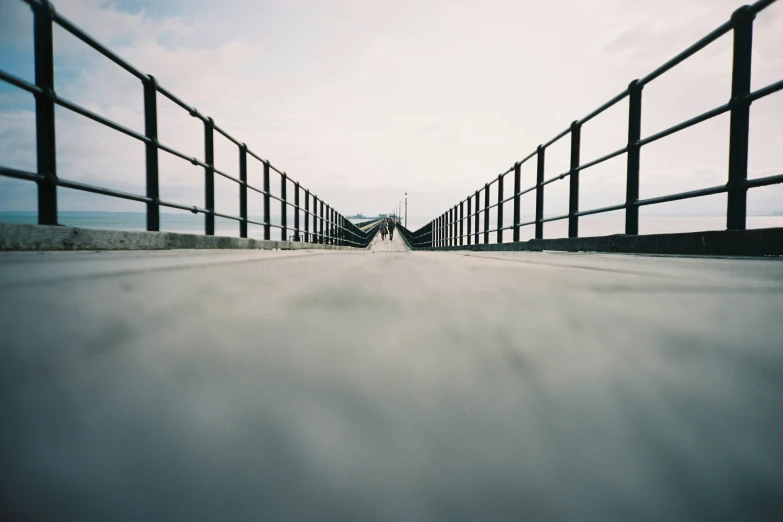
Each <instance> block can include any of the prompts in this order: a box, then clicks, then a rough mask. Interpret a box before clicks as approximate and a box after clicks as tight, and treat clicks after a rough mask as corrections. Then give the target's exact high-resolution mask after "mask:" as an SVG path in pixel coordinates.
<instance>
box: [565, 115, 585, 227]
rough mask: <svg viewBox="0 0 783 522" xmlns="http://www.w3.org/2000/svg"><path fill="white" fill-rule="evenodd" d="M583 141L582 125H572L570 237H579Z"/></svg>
mask: <svg viewBox="0 0 783 522" xmlns="http://www.w3.org/2000/svg"><path fill="white" fill-rule="evenodd" d="M581 140H582V125H581V124H580V123H579V122H578V121H574V122H572V123H571V164H570V173H569V182H570V184H569V187H568V237H579V216H577V215H576V213H577V212H579V171H578V170H577V169H578V168H579V148H580V142H581Z"/></svg>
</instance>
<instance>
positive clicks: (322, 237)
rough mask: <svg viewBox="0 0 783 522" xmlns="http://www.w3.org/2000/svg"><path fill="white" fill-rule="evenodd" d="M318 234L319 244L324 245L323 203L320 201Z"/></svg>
mask: <svg viewBox="0 0 783 522" xmlns="http://www.w3.org/2000/svg"><path fill="white" fill-rule="evenodd" d="M319 228H320V232H319V233H318V235H319V236H320V239H319V241H318V242H319V243H325V241H324V202H323V200H321V219H320V227H319Z"/></svg>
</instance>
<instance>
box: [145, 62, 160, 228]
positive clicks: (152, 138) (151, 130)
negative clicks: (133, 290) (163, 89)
mask: <svg viewBox="0 0 783 522" xmlns="http://www.w3.org/2000/svg"><path fill="white" fill-rule="evenodd" d="M143 83H144V135H145V136H146V137H147V139H148V141H146V142H145V143H144V152H145V156H146V163H147V165H146V167H147V168H146V170H147V197H148V198H150V199H151V200H152V201H148V202H147V230H149V231H150V232H157V231H159V230H160V182H159V179H158V103H157V94H158V86H157V82H156V81H155V77H153V76H147V78H146V79H145V80H144V82H143Z"/></svg>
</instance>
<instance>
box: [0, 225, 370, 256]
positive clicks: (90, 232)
mask: <svg viewBox="0 0 783 522" xmlns="http://www.w3.org/2000/svg"><path fill="white" fill-rule="evenodd" d="M175 248H193V249H204V248H248V249H251V248H256V249H264V250H276V249H279V250H312V249H324V250H357V249H356V248H355V247H350V246H337V245H321V244H316V243H299V242H293V241H264V240H261V239H242V238H238V237H222V236H202V235H197V234H177V233H174V232H142V231H128V230H99V229H91V228H78V227H63V226H47V225H20V224H2V223H0V250H169V249H175Z"/></svg>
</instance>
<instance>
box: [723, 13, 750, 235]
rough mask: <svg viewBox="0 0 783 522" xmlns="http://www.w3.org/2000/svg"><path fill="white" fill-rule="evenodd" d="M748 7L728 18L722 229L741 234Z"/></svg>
mask: <svg viewBox="0 0 783 522" xmlns="http://www.w3.org/2000/svg"><path fill="white" fill-rule="evenodd" d="M754 17H755V14H754V13H753V11H752V10H751V8H750V6H747V5H746V6H742V7H740V8H739V9H737V10H736V11H734V14H732V15H731V23H732V25H733V26H734V48H733V65H732V69H731V102H730V106H731V121H730V123H729V181H728V185H727V189H728V198H727V208H726V228H728V229H729V230H744V229H745V227H746V215H747V205H748V189H747V186H746V182H747V180H748V132H749V126H750V102H749V101H748V100H747V96H748V93H749V92H750V71H751V68H750V60H751V56H752V48H753V18H754Z"/></svg>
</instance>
